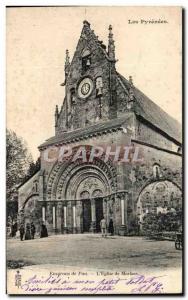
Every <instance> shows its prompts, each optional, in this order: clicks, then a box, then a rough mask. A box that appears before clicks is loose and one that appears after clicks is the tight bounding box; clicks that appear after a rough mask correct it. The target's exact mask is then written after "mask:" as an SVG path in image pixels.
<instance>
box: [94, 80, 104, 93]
mask: <svg viewBox="0 0 188 300" xmlns="http://www.w3.org/2000/svg"><path fill="white" fill-rule="evenodd" d="M102 88H103V82H102V77H97V79H96V92H97V96H98V97H99V96H101V95H102Z"/></svg>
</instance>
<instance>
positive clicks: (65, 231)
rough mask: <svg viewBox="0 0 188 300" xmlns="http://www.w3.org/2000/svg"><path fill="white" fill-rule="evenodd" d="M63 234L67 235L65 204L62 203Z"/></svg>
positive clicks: (64, 202)
mask: <svg viewBox="0 0 188 300" xmlns="http://www.w3.org/2000/svg"><path fill="white" fill-rule="evenodd" d="M63 233H64V234H65V233H67V202H66V201H63Z"/></svg>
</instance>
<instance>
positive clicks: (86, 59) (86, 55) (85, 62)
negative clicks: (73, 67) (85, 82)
mask: <svg viewBox="0 0 188 300" xmlns="http://www.w3.org/2000/svg"><path fill="white" fill-rule="evenodd" d="M90 66H91V53H90V51H89V50H88V49H86V50H84V51H83V53H82V72H83V73H85V72H86V71H87V70H88V69H89V68H90Z"/></svg>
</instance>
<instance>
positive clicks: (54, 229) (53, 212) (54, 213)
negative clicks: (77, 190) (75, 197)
mask: <svg viewBox="0 0 188 300" xmlns="http://www.w3.org/2000/svg"><path fill="white" fill-rule="evenodd" d="M52 224H53V231H54V232H55V233H56V229H57V226H56V206H55V205H53V207H52Z"/></svg>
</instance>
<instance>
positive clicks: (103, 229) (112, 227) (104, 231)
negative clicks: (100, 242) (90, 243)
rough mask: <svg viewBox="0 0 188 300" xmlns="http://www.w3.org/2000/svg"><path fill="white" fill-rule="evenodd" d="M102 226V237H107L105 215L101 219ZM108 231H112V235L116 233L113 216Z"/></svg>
mask: <svg viewBox="0 0 188 300" xmlns="http://www.w3.org/2000/svg"><path fill="white" fill-rule="evenodd" d="M100 227H101V233H102V237H106V236H107V222H106V220H105V218H104V217H103V218H102V220H101V221H100ZM108 232H109V233H110V235H114V223H113V219H112V218H110V221H109V224H108Z"/></svg>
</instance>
